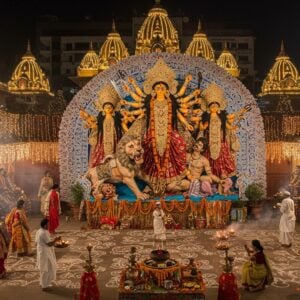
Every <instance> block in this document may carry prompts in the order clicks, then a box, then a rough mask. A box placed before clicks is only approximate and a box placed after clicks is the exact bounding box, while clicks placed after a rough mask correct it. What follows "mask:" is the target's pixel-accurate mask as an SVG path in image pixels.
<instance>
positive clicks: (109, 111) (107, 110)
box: [103, 104, 114, 114]
mask: <svg viewBox="0 0 300 300" xmlns="http://www.w3.org/2000/svg"><path fill="white" fill-rule="evenodd" d="M103 111H104V112H105V114H112V112H113V111H114V107H113V106H112V105H111V104H105V105H104V107H103Z"/></svg>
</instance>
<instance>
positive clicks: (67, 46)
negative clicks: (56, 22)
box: [65, 43, 73, 51]
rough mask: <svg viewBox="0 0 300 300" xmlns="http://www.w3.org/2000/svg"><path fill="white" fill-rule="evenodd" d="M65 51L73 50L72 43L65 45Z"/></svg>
mask: <svg viewBox="0 0 300 300" xmlns="http://www.w3.org/2000/svg"><path fill="white" fill-rule="evenodd" d="M65 49H66V51H70V50H73V44H72V43H66V45H65Z"/></svg>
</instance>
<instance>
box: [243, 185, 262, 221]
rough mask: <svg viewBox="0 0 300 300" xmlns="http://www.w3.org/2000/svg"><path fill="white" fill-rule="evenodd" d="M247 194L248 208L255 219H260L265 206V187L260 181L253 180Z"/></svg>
mask: <svg viewBox="0 0 300 300" xmlns="http://www.w3.org/2000/svg"><path fill="white" fill-rule="evenodd" d="M245 195H246V197H247V198H248V200H249V201H248V208H250V214H251V215H252V216H253V217H254V219H259V218H260V216H261V213H262V208H263V199H262V198H263V196H264V195H265V190H264V187H263V185H262V184H261V183H259V182H253V183H251V184H249V185H248V186H247V187H246V190H245Z"/></svg>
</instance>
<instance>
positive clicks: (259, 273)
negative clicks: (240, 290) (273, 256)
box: [242, 240, 273, 292]
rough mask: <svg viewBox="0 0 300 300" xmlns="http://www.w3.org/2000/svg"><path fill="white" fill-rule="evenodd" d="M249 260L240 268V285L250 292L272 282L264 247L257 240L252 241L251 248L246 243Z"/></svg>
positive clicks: (261, 288)
mask: <svg viewBox="0 0 300 300" xmlns="http://www.w3.org/2000/svg"><path fill="white" fill-rule="evenodd" d="M245 249H246V251H247V252H248V255H249V257H250V261H247V262H245V263H244V265H243V268H242V285H243V286H244V287H245V289H246V290H249V291H250V292H256V291H260V290H263V289H264V288H265V285H268V284H271V283H272V282H273V275H272V271H271V267H270V264H269V261H268V258H267V257H266V255H265V254H264V248H263V247H262V246H261V244H260V242H259V240H253V241H252V249H253V250H251V249H250V248H249V247H248V246H247V245H245Z"/></svg>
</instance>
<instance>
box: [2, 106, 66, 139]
mask: <svg viewBox="0 0 300 300" xmlns="http://www.w3.org/2000/svg"><path fill="white" fill-rule="evenodd" d="M60 121H61V115H50V116H49V115H32V114H12V113H8V112H5V111H1V110H0V136H9V137H16V138H21V140H22V141H36V142H38V141H43V142H44V141H47V142H56V141H58V131H59V125H60Z"/></svg>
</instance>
